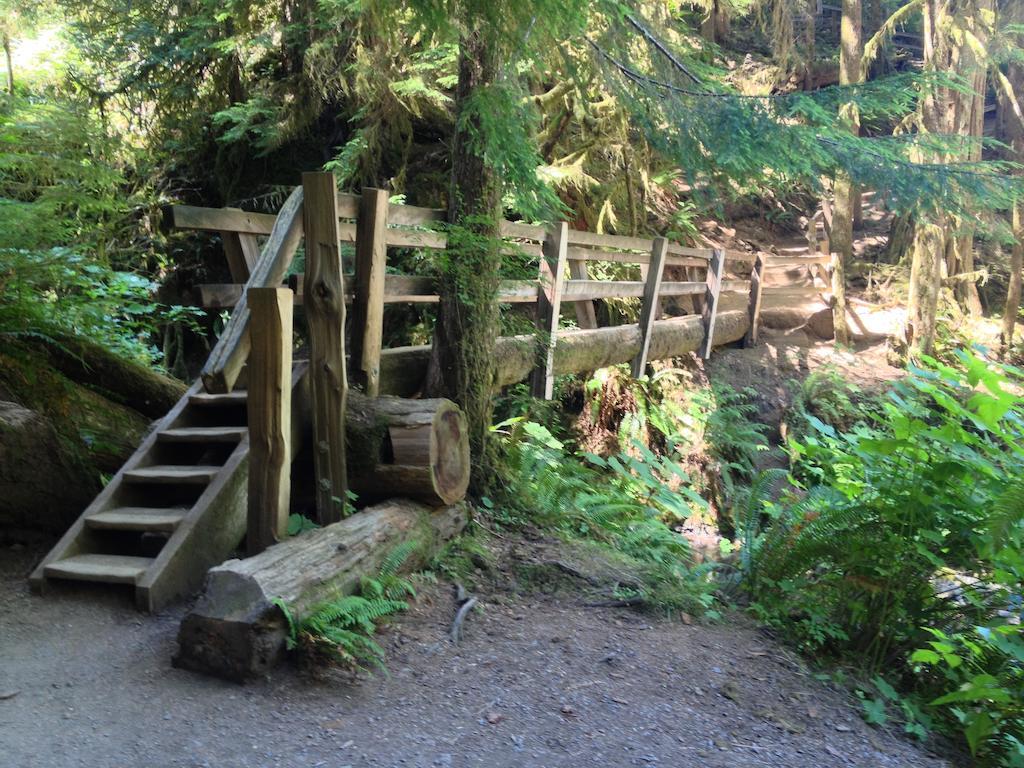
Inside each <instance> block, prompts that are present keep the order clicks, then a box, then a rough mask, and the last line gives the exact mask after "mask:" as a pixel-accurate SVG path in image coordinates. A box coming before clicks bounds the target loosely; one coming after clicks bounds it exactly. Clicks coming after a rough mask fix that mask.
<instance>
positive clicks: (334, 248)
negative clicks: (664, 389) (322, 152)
mask: <svg viewBox="0 0 1024 768" xmlns="http://www.w3.org/2000/svg"><path fill="white" fill-rule="evenodd" d="M172 214H173V224H174V226H175V227H178V228H182V229H191V230H201V231H211V232H216V233H219V234H220V237H221V239H222V241H223V244H224V251H225V256H226V258H227V262H228V268H229V271H230V274H231V277H232V280H233V281H234V282H232V283H230V284H219V285H203V286H199V289H198V293H199V303H200V304H201V305H203V306H205V307H207V308H215V309H219V308H228V307H230V308H233V311H232V313H231V316H230V318H229V320H228V322H227V325H226V326H225V328H224V330H223V332H222V333H221V335H220V338H219V339H218V341H217V343H216V345H215V347H214V349H213V351H212V353H211V354H210V357H209V359H208V360H207V362H206V365H205V366H204V368H203V370H202V380H203V384H204V386H205V388H206V389H207V391H208V392H210V393H219V394H226V393H229V392H231V391H232V389H233V388H234V387H235V384H236V382H237V381H238V378H239V375H240V374H241V372H242V370H243V367H244V366H245V363H246V361H247V360H248V359H249V356H250V351H251V352H252V354H253V362H254V363H255V364H256V365H258V366H261V368H262V369H265V370H262V369H261V370H260V371H258V372H255V375H253V372H250V375H249V376H248V387H249V397H248V407H249V409H250V417H249V422H248V423H249V440H250V446H251V447H250V450H251V452H252V455H253V458H252V462H253V467H255V468H258V470H259V471H257V472H254V473H251V474H250V489H249V498H250V535H251V536H253V542H254V547H255V549H257V550H258V549H260V548H262V547H264V546H266V545H267V544H269V543H272V542H273V540H274V539H275V538H278V537H280V535H282V533H283V531H282V530H281V528H282V526H283V525H284V521H285V520H286V514H285V511H286V510H287V507H288V490H287V486H288V484H287V482H286V480H287V472H288V461H289V456H288V453H287V451H286V450H283V449H282V446H283V445H286V444H287V443H288V441H287V439H286V436H288V435H289V433H290V429H291V426H290V424H289V421H288V418H287V415H286V412H287V411H288V410H289V409H288V407H287V406H288V403H287V399H288V398H287V395H284V394H283V390H284V389H287V386H286V383H287V382H288V380H289V372H290V368H291V355H290V349H289V350H288V353H287V354H282V353H281V352H280V350H278V351H277V352H276V353H275V349H277V348H279V347H282V346H285V345H288V344H289V340H290V337H291V333H290V316H289V318H288V321H285V320H284V317H283V315H282V312H285V309H284V308H286V307H289V306H292V305H294V304H295V303H300V302H301V303H302V304H303V305H304V308H305V312H306V319H307V323H308V327H309V336H310V339H309V341H310V366H309V371H310V381H309V398H310V404H311V411H312V421H313V430H314V438H313V439H314V445H313V449H314V450H313V453H314V463H315V466H314V470H315V481H316V502H317V511H318V518H319V521H320V522H321V523H330V522H334V521H336V520H338V519H339V518H340V516H341V514H342V507H343V504H344V499H345V490H346V487H347V482H346V474H345V473H346V469H345V468H346V463H345V401H346V397H347V390H348V383H349V380H351V381H353V382H355V383H357V384H358V385H359V386H360V387H361V388H362V389H363V390H364V391H365V392H366V393H367V394H368V395H369V396H371V397H374V396H376V395H377V394H378V392H379V391H380V388H381V360H382V353H383V352H384V350H383V349H382V346H383V323H384V307H385V305H387V304H395V303H434V302H437V301H438V295H437V290H436V286H435V283H434V281H433V279H432V278H429V277H423V276H415V275H394V274H388V273H387V267H388V264H387V261H388V249H389V248H424V249H435V250H437V249H444V248H446V246H447V237H446V235H445V234H444V233H443V232H439V231H434V230H432V229H431V227H432V226H436V225H437V224H438V223H441V222H443V221H444V218H445V217H444V212H443V211H440V210H435V209H430V208H417V207H413V206H406V205H395V204H393V203H390V202H389V201H388V197H387V193H386V192H384V191H383V190H379V189H364V190H363V194H362V195H351V194H340V193H338V192H337V189H336V186H335V180H334V177H333V175H332V174H323V173H311V174H303V186H302V187H297V188H296V189H295V190H294V191H293V192H292V193H291V195H289V197H288V199H287V200H286V201H285V203H284V205H283V206H282V208H281V210H280V211H279V212H278V214H277V215H271V214H261V213H249V212H245V211H240V210H237V209H230V208H225V209H210V208H197V207H193V206H175V207H173V208H172ZM500 233H501V237H502V238H503V239H504V240H505V241H506V243H507V244H508V248H509V250H510V251H512V250H515V251H517V252H519V253H523V254H526V255H529V256H533V257H535V258H536V259H537V262H538V265H539V267H538V275H537V278H536V279H535V280H502V281H501V282H500V285H499V289H498V300H499V301H500V302H502V303H508V304H535V305H536V314H535V317H536V327H537V329H538V331H539V334H538V335H539V336H540V338H541V340H542V343H541V347H540V349H539V350H538V354H537V356H536V362H535V363H534V364H533V366H534V367H533V372H532V375H531V376H530V381H531V391H532V393H533V394H534V395H535V396H537V397H541V398H550V397H551V396H552V390H553V383H554V375H555V371H556V355H557V350H558V346H557V345H558V340H559V338H560V337H563V338H564V337H565V335H566V333H570V334H571V332H565V331H561V332H560V331H559V327H560V325H561V318H562V304H563V303H564V302H568V303H571V304H572V305H573V308H574V311H575V316H576V322H577V325H578V326H579V329H580V330H579V332H578V334H579V335H580V336H581V337H582V336H586V335H587V334H591V335H593V334H598V335H606V338H608V339H612V340H615V339H618V338H619V335H618V330H617V329H612V328H606V329H601V328H599V327H598V326H599V323H598V313H597V312H596V311H595V305H594V302H595V301H598V300H602V299H610V298H638V299H640V300H641V302H640V319H639V323H638V325H637V326H636V328H637V331H638V332H639V342H640V343H639V346H638V348H637V346H636V337H635V336H633V337H632V341H628V340H627V339H626V338H625V337H623V339H622V341H616V342H615V343H617V344H618V345H619V346H618V349H620V350H624V349H627V348H628V349H630V350H633V349H636V350H637V351H636V353H635V355H634V356H633V358H632V361H631V370H632V373H633V375H634V376H641V375H642V374H643V373H644V371H645V370H646V368H647V363H648V361H649V359H652V357H657V356H658V355H660V356H665V354H668V353H669V352H668V350H669V347H670V346H671V345H666V344H665V338H666V337H665V335H664V334H665V333H677V332H678V331H677V330H674V329H675V328H676V326H675V322H676V321H672V322H669V323H660V322H659V320H660V317H661V314H662V311H663V304H664V302H665V301H666V300H667V299H674V300H676V302H677V304H678V303H680V300H682V303H683V304H685V305H686V308H685V309H684V312H685V314H689V315H693V316H695V318H697V317H699V321H698V322H699V323H700V325H698V326H694V325H692V324H690V325H687V328H688V329H689V330H688V331H686V333H689V334H691V335H690V337H689V338H690V339H691V340H692V341H691V342H690V343H691V344H692V346H689V347H686V348H688V349H694V348H696V349H697V351H698V352H699V353H700V354H701V356H703V357H708V356H709V355H710V354H711V349H712V347H713V345H714V340H715V328H716V321H717V319H718V316H719V313H720V306H721V303H722V301H723V297H726V296H731V297H739V298H740V300H741V301H742V300H743V299H746V301H745V305H746V314H747V316H746V317H740V318H737V317H736V315H737V314H738V313H736V312H731V313H729V314H730V315H731V317H730V318H729V321H730V323H731V326H730V327H731V330H730V331H729V333H730V334H731V335H729V336H728V338H731V339H737V338H739V336H740V335H742V328H743V327H744V326H740V325H739V324H738V320H740V319H742V320H744V321H745V322H746V323H747V324H748V325H747V326H746V327H747V330H746V335H745V337H744V341H745V342H746V343H747V344H754V343H756V341H757V335H758V326H759V318H760V312H761V306H762V301H763V298H764V296H765V295H773V294H774V295H776V296H779V295H783V293H782V292H784V291H786V290H787V289H786V288H785V287H782V288H778V287H776V288H770V287H768V286H767V285H766V276H767V272H768V270H769V269H770V268H773V267H785V268H787V269H792V268H794V267H806V269H807V270H808V271H809V275H810V285H809V286H808V285H804V286H802V287H800V288H797V289H796V290H797V291H798V292H800V294H801V295H803V296H806V295H807V294H808V292H810V293H814V292H817V291H818V290H819V289H818V288H817V285H816V283H815V281H816V280H823V281H824V282H825V285H826V286H827V285H829V284H830V282H829V281H830V278H829V273H828V269H827V268H826V266H825V265H826V264H827V263H828V261H829V257H828V256H825V255H823V256H811V257H801V258H790V259H786V258H778V257H772V256H769V255H766V254H752V253H745V252H736V251H725V250H720V249H709V248H692V247H689V246H685V245H682V244H680V243H676V242H672V241H670V240H667V239H666V238H663V237H655V238H651V239H649V238H642V237H627V236H622V235H608V234H599V233H594V232H585V231H579V230H573V229H570V228H569V226H568V224H567V223H566V222H558V223H556V224H553V225H551V226H546V227H541V226H535V225H530V224H524V223H521V222H511V221H504V222H502V224H501V228H500ZM303 237H304V238H305V269H304V273H303V274H302V275H292V276H291V277H290V278H288V287H287V288H283V287H282V284H283V283H284V282H285V279H286V275H288V273H289V270H290V268H291V266H292V262H293V259H294V257H295V254H296V252H297V250H298V247H299V244H300V242H301V241H302V239H303ZM345 243H351V244H353V245H354V246H355V258H354V262H353V264H354V272H353V273H352V274H342V259H341V253H340V246H341V245H342V244H345ZM595 262H615V263H624V264H631V265H638V266H639V269H640V274H641V279H640V280H595V279H592V277H591V275H590V270H589V268H588V265H592V264H594V263H595ZM736 265H743V266H741V267H740V270H739V271H738V272H737V271H736V269H735V267H736ZM746 265H749V269H750V272H749V274H744V273H745V272H746V269H747V267H746ZM250 302H251V303H252V308H253V310H255V314H254V313H253V311H252V310H250ZM346 305H350V306H351V322H350V323H349V327H350V338H349V340H348V347H347V354H346V341H345V338H344V328H345V314H346ZM289 314H290V313H289ZM254 322H258V323H259V326H258V327H255V328H253V327H251V326H253V324H254ZM686 322H687V323H690V322H692V321H689V320H687V321H686ZM659 328H660V330H659ZM678 328H682V326H678ZM622 330H627V329H625V328H624V329H622ZM254 331H255V333H256V339H257V342H258V343H257V344H253V338H252V334H253V332H254ZM737 331H739V333H737ZM633 333H636V331H633ZM694 333H701V334H702V339H701V341H700V344H699V345H697V344H695V343H693V342H695V341H696V338H695V337H694V335H693V334H694ZM607 334H611V335H607ZM658 334H661V335H660V336H659V335H658ZM655 337H657V338H659V339H660V340H661V341H659V342H656V344H657V345H659V346H658V349H659V350H660V351H659V352H656V353H655V354H654V355H653V356H652V339H654V338H655ZM496 341H498V342H502V343H505V344H506V345H508V344H511V345H512V346H511V347H507V348H508V349H513V350H518V349H520V348H521V344H522V342H521V340H519V339H516V338H510V339H504V340H496ZM407 350H408V353H409V354H410V355H411V358H410V359H413V358H415V359H417V360H418V359H419V358H420V353H419V351H418V350H416V349H414V348H407ZM394 351H395V352H398V351H399V350H394ZM402 354H406V351H405V350H403V351H402ZM517 354H518V353H517ZM629 354H632V351H631V352H630V353H629ZM563 357H564V356H563ZM619 359H623V358H622V357H621V356H620V357H619ZM524 362H525V364H526V366H527V370H528V369H529V368H528V366H529V365H530V363H529V362H527V361H525V360H524ZM579 364H582V362H581V363H579ZM565 369H566V365H565V364H564V360H563V364H562V368H561V370H565ZM518 370H522V369H518ZM574 370H575V368H574ZM510 374H511V376H512V377H514V376H516V375H520V374H514V373H511V371H510ZM510 380H511V379H510ZM254 408H255V409H257V410H260V411H261V412H260V413H253V412H252V411H253V409H254Z"/></svg>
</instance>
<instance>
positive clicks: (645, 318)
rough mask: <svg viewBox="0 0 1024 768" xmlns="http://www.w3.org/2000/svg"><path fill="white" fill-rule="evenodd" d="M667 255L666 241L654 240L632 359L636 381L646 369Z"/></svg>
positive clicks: (661, 238)
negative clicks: (638, 344)
mask: <svg viewBox="0 0 1024 768" xmlns="http://www.w3.org/2000/svg"><path fill="white" fill-rule="evenodd" d="M667 253H668V240H666V239H665V238H664V237H656V238H654V243H653V245H652V246H651V262H650V265H649V266H648V268H647V278H646V280H645V282H644V299H643V305H642V306H641V308H640V351H639V352H637V353H636V357H634V358H633V366H632V370H633V378H635V379H638V378H640V377H641V376H643V375H644V369H645V368H646V367H647V352H648V350H649V349H650V348H651V329H652V328H653V327H654V320H655V318H656V317H657V315H658V306H659V305H660V303H661V301H660V299H659V298H658V295H659V294H660V293H661V278H662V276H663V275H664V273H665V255H666V254H667Z"/></svg>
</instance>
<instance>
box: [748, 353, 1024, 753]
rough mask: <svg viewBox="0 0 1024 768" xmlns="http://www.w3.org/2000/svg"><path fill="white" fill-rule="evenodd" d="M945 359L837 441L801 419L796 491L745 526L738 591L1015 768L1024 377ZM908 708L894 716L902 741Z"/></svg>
mask: <svg viewBox="0 0 1024 768" xmlns="http://www.w3.org/2000/svg"><path fill="white" fill-rule="evenodd" d="M957 358H958V365H957V366H956V367H952V366H947V365H944V364H942V363H939V362H938V361H935V360H930V359H929V360H927V363H928V367H927V368H923V369H912V370H911V373H910V375H909V376H908V377H907V378H906V379H905V380H904V381H902V382H901V383H899V384H898V385H897V386H896V387H895V388H894V389H893V391H892V392H891V393H890V395H889V397H888V399H887V401H886V402H884V403H883V404H882V405H881V409H880V411H879V412H878V413H875V414H871V415H870V416H869V419H868V420H867V421H866V422H861V423H855V424H853V425H852V426H850V427H849V429H848V431H840V430H837V429H835V428H834V427H832V426H831V425H829V424H827V423H825V422H824V421H822V420H821V419H818V418H817V417H814V416H809V417H808V419H809V422H810V424H811V426H812V428H813V433H812V434H810V435H808V436H807V438H806V439H805V440H804V441H803V442H794V444H793V450H794V456H795V460H796V466H795V468H794V474H795V475H796V476H798V477H801V478H803V479H805V480H806V483H807V484H808V488H807V489H806V490H805V491H799V492H797V491H794V492H793V493H792V494H791V495H792V498H789V499H787V498H783V499H781V500H779V501H778V502H776V503H774V504H767V505H765V508H766V513H767V514H766V515H765V517H761V518H760V520H759V522H762V523H763V522H764V520H765V518H767V519H768V520H769V521H770V523H769V524H767V525H763V526H762V527H761V528H757V527H756V525H755V524H754V523H753V522H752V523H749V524H748V525H749V527H751V528H753V529H754V530H755V531H756V535H754V536H750V537H748V538H749V539H750V540H751V541H752V544H751V560H752V564H751V566H750V569H749V570H750V571H751V573H750V577H751V578H750V581H749V585H750V587H751V589H752V592H753V594H754V596H755V599H756V601H757V602H756V604H755V611H756V612H757V613H758V614H759V615H760V616H761V617H762V618H764V619H765V620H767V621H769V622H770V623H772V624H773V625H775V626H776V627H778V628H779V629H780V630H782V631H783V632H784V633H786V634H787V635H788V636H789V637H790V638H791V639H793V640H794V641H795V642H797V643H798V644H800V645H801V646H803V647H805V648H807V649H809V650H815V651H817V652H819V653H820V652H821V651H822V650H825V651H830V652H832V653H834V654H836V655H840V656H844V657H847V658H850V659H851V660H853V661H855V662H856V663H857V664H858V665H859V666H860V667H861V668H862V669H863V670H864V671H866V672H867V673H869V674H874V673H876V672H878V671H881V670H888V671H890V673H892V672H893V671H894V670H895V674H896V676H897V677H899V678H901V681H902V682H903V684H904V685H905V686H906V687H908V688H910V689H912V690H913V692H914V693H915V694H916V696H917V697H918V700H924V701H928V702H929V705H928V709H930V710H931V711H932V712H933V713H935V714H937V715H941V716H943V717H946V718H948V719H951V720H953V721H954V722H956V723H958V724H959V726H960V727H961V728H962V730H963V733H964V737H965V739H966V740H967V742H968V745H969V747H970V748H971V750H972V751H973V752H975V753H976V754H978V755H979V756H982V755H987V756H988V757H987V758H986V759H990V760H992V761H994V762H999V761H1002V762H1001V763H1000V764H1003V765H1016V764H1018V763H1017V762H1014V761H1016V760H1017V759H1018V758H1016V757H1013V755H1015V754H1016V752H1015V750H1016V749H1017V746H1016V745H1017V744H1018V743H1019V742H1018V741H1017V740H1018V739H1019V738H1020V736H1021V730H1020V727H1021V718H1020V709H1019V702H1020V700H1021V698H1020V697H1021V693H1022V689H1021V685H1020V679H1019V677H1018V674H1019V662H1018V661H1016V660H1015V657H1014V656H1013V654H1014V653H1015V652H1016V651H1017V646H1016V645H1015V644H1014V643H1016V642H1017V637H1018V636H1019V626H1018V625H1016V624H1012V625H1009V626H1011V627H1012V628H1010V629H1005V628H1004V627H1006V626H1008V623H1007V619H1006V618H1005V617H1006V616H1011V617H1017V618H1015V619H1013V620H1014V621H1016V620H1019V616H1020V584H1021V583H1022V576H1024V558H1022V555H1021V551H1022V550H1021V544H1022V543H1024V539H1022V537H1024V528H1022V526H1024V490H1022V485H1021V483H1020V480H1019V478H1020V477H1021V476H1022V475H1024V440H1022V438H1024V398H1022V397H1021V395H1020V392H1021V388H1020V387H1021V383H1022V380H1024V377H1022V374H1021V372H1020V371H1019V370H1017V369H1014V368H1011V367H1008V366H999V365H996V364H994V363H991V362H990V361H988V360H986V359H985V358H983V357H981V356H979V355H976V354H971V353H966V352H960V353H959V354H958V355H957ZM750 514H751V515H753V513H750ZM977 627H980V629H977ZM1007 638H1009V639H1008V640H1006V639H1007ZM1004 640H1006V642H1004ZM908 660H909V661H908ZM939 694H942V695H939ZM883 698H886V697H885V696H883ZM865 701H866V703H867V706H868V707H869V708H870V709H869V714H870V716H871V717H874V718H875V719H879V718H881V717H882V711H883V707H882V706H881V704H879V703H878V700H877V699H876V698H872V699H870V700H869V699H866V700H865ZM912 704H913V703H911V704H907V706H906V707H904V706H903V705H902V704H900V707H899V708H900V710H901V711H902V712H903V719H904V722H905V727H908V728H910V729H911V730H914V729H916V727H917V726H916V725H915V724H917V725H920V723H922V722H923V719H922V718H921V717H916V716H911V715H913V713H912V712H910V710H909V709H908V707H911V705H912ZM913 706H918V705H917V704H913ZM922 727H923V726H922ZM914 732H915V733H916V732H917V731H916V730H914Z"/></svg>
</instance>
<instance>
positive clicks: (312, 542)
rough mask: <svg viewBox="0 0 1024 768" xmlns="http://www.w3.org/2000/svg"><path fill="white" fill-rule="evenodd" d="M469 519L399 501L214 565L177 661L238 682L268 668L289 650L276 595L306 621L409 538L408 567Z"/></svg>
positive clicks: (185, 626)
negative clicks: (324, 603) (251, 553)
mask: <svg viewBox="0 0 1024 768" xmlns="http://www.w3.org/2000/svg"><path fill="white" fill-rule="evenodd" d="M468 517H469V516H468V512H467V508H466V507H465V505H461V504H460V505H455V506H449V507H443V508H440V509H435V508H430V507H427V506H425V505H422V504H417V503H416V502H412V501H406V500H404V499H393V500H391V501H388V502H385V503H383V504H378V505H377V506H374V507H369V508H367V509H364V510H363V511H361V512H358V513H356V514H355V515H352V517H349V518H347V519H345V520H342V521H341V522H339V523H334V524H333V525H329V526H327V527H326V528H320V529H318V530H314V531H307V532H305V533H303V534H301V535H299V536H295V537H293V538H290V539H286V540H285V541H282V542H280V543H279V544H275V545H273V546H272V547H269V548H268V549H266V550H264V551H263V552H261V553H260V554H258V555H256V556H255V557H249V558H246V559H245V560H229V561H227V562H226V563H224V564H222V565H219V566H217V567H216V568H211V569H210V572H209V573H208V574H207V577H206V585H205V587H204V590H203V595H202V597H200V599H199V601H198V602H197V603H196V606H195V608H193V609H192V611H190V612H189V613H188V614H187V615H186V616H185V618H184V620H183V621H182V623H181V629H180V631H179V633H178V644H179V649H178V653H177V655H176V656H175V657H174V665H175V666H177V667H183V668H185V669H191V670H193V671H196V672H203V673H205V674H209V675H214V676H216V677H223V678H226V679H228V680H234V681H238V682H243V681H245V680H248V679H251V678H253V677H256V676H258V675H260V674H263V673H264V672H266V671H267V670H268V669H269V668H270V667H271V666H273V665H274V664H276V663H277V662H278V661H280V659H281V658H282V657H283V655H284V651H285V640H286V638H287V626H286V621H285V617H284V614H283V613H282V612H281V609H280V608H278V607H277V606H276V605H275V604H274V603H273V600H274V599H275V598H279V599H281V600H283V601H284V603H285V604H286V605H287V606H288V608H289V611H290V612H291V613H292V615H293V616H294V618H295V619H296V620H298V621H301V620H302V619H303V618H305V617H306V616H309V615H310V613H311V612H312V611H314V610H315V609H316V607H317V605H319V604H321V603H323V602H324V601H327V600H331V599H335V598H337V597H340V596H342V595H345V594H349V593H351V592H353V591H355V590H356V589H357V588H358V586H359V582H360V580H361V579H362V578H363V577H370V578H373V577H375V576H376V575H377V574H378V573H379V572H380V568H381V565H382V564H383V562H384V559H385V558H386V557H387V556H388V555H389V554H390V553H391V552H392V551H394V549H395V548H396V547H398V546H400V545H402V544H405V543H406V542H410V541H414V542H416V543H417V545H418V546H417V547H416V549H415V551H414V552H413V554H412V555H411V556H410V557H409V559H408V560H407V561H406V562H405V564H404V568H405V569H407V570H415V569H417V568H421V567H423V566H424V565H425V564H426V563H427V562H428V561H429V559H430V558H431V557H432V556H433V555H434V554H435V553H436V552H437V551H438V550H439V549H440V547H441V545H442V544H443V543H444V542H445V541H447V540H448V539H450V538H452V537H453V536H455V535H457V534H458V533H459V532H460V531H461V530H462V529H463V528H464V527H465V525H466V523H467V521H468Z"/></svg>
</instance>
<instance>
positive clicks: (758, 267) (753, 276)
mask: <svg viewBox="0 0 1024 768" xmlns="http://www.w3.org/2000/svg"><path fill="white" fill-rule="evenodd" d="M763 283H764V257H763V256H760V255H759V256H758V257H757V261H755V262H754V268H753V269H752V270H751V272H750V300H749V302H748V303H747V315H748V316H749V317H750V327H749V328H748V329H747V335H746V336H744V337H743V346H744V347H753V346H755V345H756V344H757V332H758V323H760V322H761V289H762V286H763Z"/></svg>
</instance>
